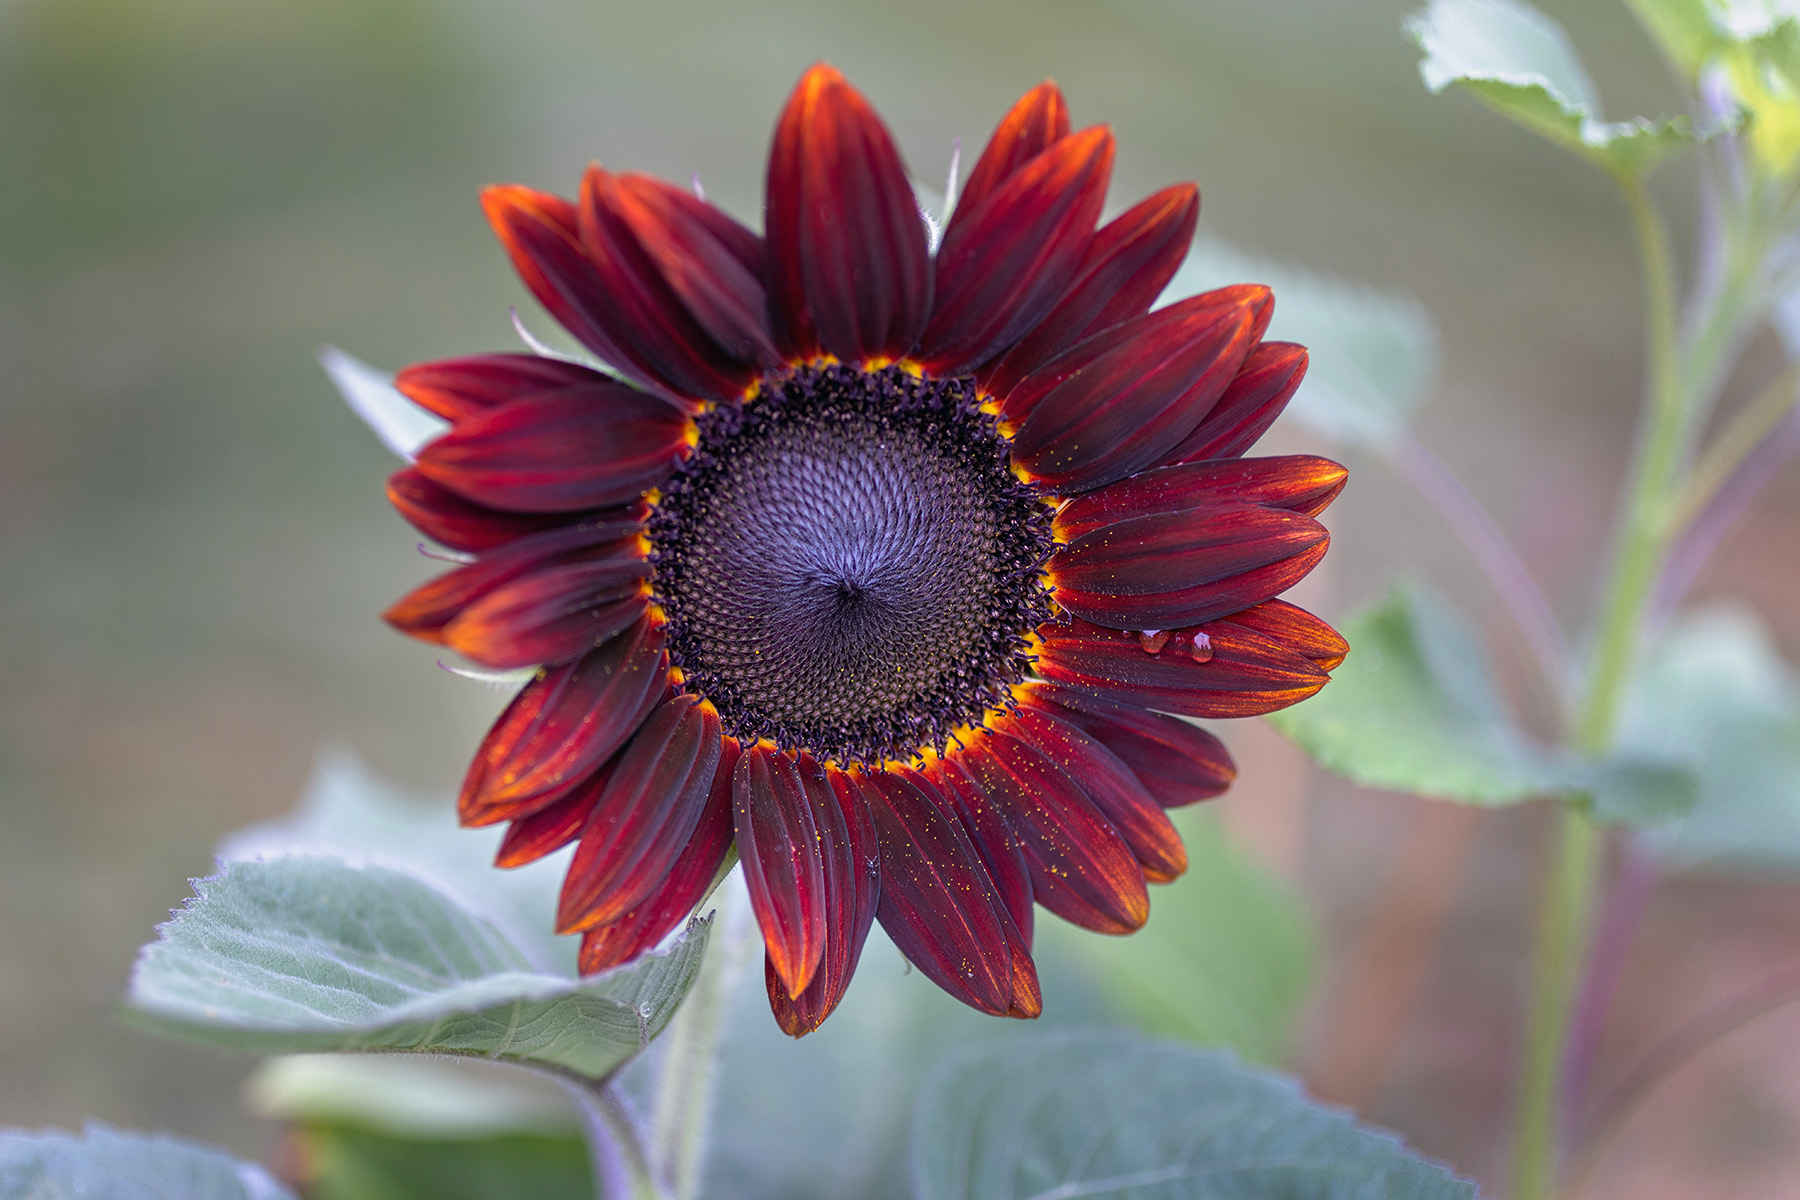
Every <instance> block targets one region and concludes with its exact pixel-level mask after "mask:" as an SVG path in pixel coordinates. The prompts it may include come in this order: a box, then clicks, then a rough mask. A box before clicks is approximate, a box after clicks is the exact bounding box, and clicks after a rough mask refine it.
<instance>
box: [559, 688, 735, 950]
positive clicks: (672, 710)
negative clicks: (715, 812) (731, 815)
mask: <svg viewBox="0 0 1800 1200" xmlns="http://www.w3.org/2000/svg"><path fill="white" fill-rule="evenodd" d="M719 739H720V735H719V714H718V713H716V712H714V711H713V708H712V706H711V705H709V704H703V703H701V702H700V701H698V700H696V699H694V697H692V696H689V695H687V694H686V693H677V694H675V695H673V696H671V697H669V698H668V699H667V700H664V701H663V702H662V704H661V705H659V706H658V707H657V708H656V710H655V711H654V712H652V713H651V714H650V716H649V717H648V718H647V719H646V720H645V721H644V724H643V726H642V728H640V729H639V730H638V731H637V733H636V734H635V735H634V736H633V737H632V739H631V742H630V744H629V745H627V746H626V747H625V750H624V752H623V753H621V754H620V755H619V763H618V766H616V767H615V768H613V770H612V771H611V772H610V775H609V778H608V779H607V781H606V789H605V790H604V791H603V792H601V793H600V798H599V799H598V800H597V801H596V802H595V804H594V808H593V811H592V813H590V814H589V816H588V823H587V827H586V828H585V829H583V830H582V832H581V844H580V845H579V846H577V847H576V848H575V858H574V860H573V861H572V862H570V864H569V873H568V875H567V876H565V877H564V879H563V888H562V896H561V899H560V900H559V901H558V904H557V911H556V931H557V932H558V933H576V932H579V931H581V930H585V929H592V928H593V927H594V926H596V925H606V924H610V923H611V922H613V921H616V920H618V919H619V918H620V917H623V916H624V915H625V914H626V913H627V912H629V911H631V910H632V909H633V908H635V907H637V905H638V904H640V903H642V902H643V901H645V900H647V899H649V898H650V896H651V895H652V894H653V893H654V892H655V891H656V890H657V887H658V885H660V884H661V883H662V881H663V878H664V877H665V876H667V875H668V873H669V871H670V870H671V869H672V868H673V867H674V865H675V860H676V858H677V857H678V856H679V855H680V853H681V851H682V849H683V848H684V847H686V846H687V844H688V839H689V838H690V837H692V836H693V832H694V829H695V827H696V826H698V825H699V823H700V814H701V812H702V811H703V810H704V809H705V808H706V800H707V797H708V796H709V795H710V794H711V793H712V785H713V774H714V772H715V771H716V770H717V768H718V765H719V753H720V751H719V744H720V740H719Z"/></svg>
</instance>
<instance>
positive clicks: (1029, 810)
mask: <svg viewBox="0 0 1800 1200" xmlns="http://www.w3.org/2000/svg"><path fill="white" fill-rule="evenodd" d="M957 757H958V759H959V760H960V761H961V762H962V764H963V766H964V767H965V768H966V769H967V771H968V773H969V778H970V779H972V780H973V781H974V782H975V785H976V786H977V787H979V788H980V789H981V790H982V791H983V792H985V793H986V794H987V796H988V798H989V799H990V800H991V801H993V803H994V804H995V805H996V806H997V807H998V808H999V809H1000V810H1001V811H1002V812H1003V813H1005V814H1006V819H1007V823H1008V824H1010V825H1011V826H1012V828H1013V831H1014V834H1015V836H1016V837H1017V839H1018V842H1019V849H1020V850H1021V851H1022V852H1023V854H1024V855H1025V863H1026V865H1027V866H1028V867H1029V868H1030V869H1031V885H1032V894H1033V895H1034V896H1036V897H1037V901H1038V903H1039V904H1042V905H1043V906H1044V907H1045V908H1047V909H1049V910H1050V911H1051V912H1053V913H1055V914H1056V915H1057V916H1059V917H1061V918H1062V919H1063V920H1065V921H1069V922H1071V923H1073V924H1076V925H1080V926H1081V927H1082V928H1084V929H1092V930H1095V931H1097V932H1100V933H1114V934H1120V933H1130V932H1131V931H1132V930H1134V929H1137V928H1138V927H1139V926H1141V925H1142V924H1143V923H1144V922H1145V920H1147V919H1148V918H1149V916H1150V897H1149V894H1148V893H1147V892H1146V891H1145V888H1144V871H1143V868H1142V867H1140V866H1139V865H1138V862H1137V858H1136V856H1135V855H1134V854H1133V853H1132V850H1131V847H1130V846H1129V845H1127V844H1126V842H1125V840H1124V839H1123V838H1121V837H1120V836H1119V833H1118V830H1116V829H1114V828H1113V826H1112V823H1111V822H1110V821H1108V820H1107V819H1106V817H1105V816H1104V815H1103V814H1102V813H1101V812H1100V810H1099V809H1098V808H1096V807H1095V806H1094V804H1093V802H1092V801H1091V800H1089V799H1088V797H1087V794H1086V793H1085V792H1084V791H1083V790H1082V788H1081V786H1080V784H1079V783H1077V782H1076V781H1075V780H1074V779H1072V778H1070V777H1069V776H1068V775H1067V774H1065V773H1064V772H1063V770H1062V769H1061V768H1060V767H1058V766H1057V765H1056V764H1055V763H1053V762H1051V761H1050V760H1049V759H1047V758H1046V757H1044V755H1043V754H1041V753H1040V752H1039V751H1038V750H1036V749H1034V748H1033V747H1032V746H1031V745H1029V744H1028V743H1026V742H1024V741H1022V740H1020V739H1018V738H1015V737H1012V736H1009V735H1007V734H1002V733H985V734H978V735H977V736H976V737H975V738H974V739H973V740H972V741H971V742H970V743H969V745H968V747H967V748H966V749H964V750H963V751H961V752H960V753H959V754H958V755H957Z"/></svg>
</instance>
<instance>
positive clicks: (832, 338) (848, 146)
mask: <svg viewBox="0 0 1800 1200" xmlns="http://www.w3.org/2000/svg"><path fill="white" fill-rule="evenodd" d="M765 219H766V221H767V223H768V254H769V276H770V279H769V282H770V291H771V293H772V295H773V297H774V300H775V309H776V311H777V312H778V313H780V314H781V316H782V319H783V323H784V325H785V327H786V333H787V341H788V342H789V343H790V345H791V347H792V348H793V350H794V351H795V352H796V353H798V354H799V355H800V356H801V357H811V356H812V355H813V354H814V353H816V352H817V351H820V350H822V351H824V352H825V353H826V354H830V355H833V356H835V357H836V358H839V359H841V360H843V361H844V362H848V363H851V364H861V363H864V362H868V361H870V360H884V359H894V358H899V357H901V356H902V355H904V354H905V353H906V352H907V351H909V350H911V349H912V348H913V345H914V344H915V343H916V342H917V341H918V340H919V334H920V333H922V332H923V331H924V329H925V321H926V318H927V317H928V316H930V313H931V259H930V251H929V248H928V245H927V242H926V238H925V222H924V220H923V218H922V217H920V215H919V209H918V205H917V202H916V201H915V200H914V199H913V194H912V188H911V186H910V185H909V184H908V183H907V180H906V166H905V164H904V163H902V162H901V161H900V152H899V150H898V149H896V148H895V146H894V140H893V138H892V137H891V136H890V135H889V134H888V131H887V128H886V127H885V126H884V125H882V123H881V118H880V117H878V116H876V115H875V110H874V109H873V108H871V107H869V103H868V101H866V100H864V99H863V97H862V96H861V95H860V94H859V93H858V92H857V91H856V89H854V88H852V87H851V86H850V85H849V84H848V83H847V82H845V80H844V77H843V76H842V75H841V74H839V73H838V71H837V69H836V68H834V67H831V66H828V65H826V64H824V63H819V64H818V65H816V66H814V67H812V68H811V69H810V70H808V71H807V72H806V74H805V75H803V76H802V77H801V79H800V82H799V84H798V85H796V86H795V88H794V91H793V94H792V95H791V96H790V97H789V98H788V103H787V108H786V109H785V110H784V111H783V112H782V114H781V120H780V122H779V124H777V125H776V127H775V144H774V146H773V147H772V148H771V149H770V151H769V177H768V194H767V216H766V218H765ZM1184 432H1185V431H1184Z"/></svg>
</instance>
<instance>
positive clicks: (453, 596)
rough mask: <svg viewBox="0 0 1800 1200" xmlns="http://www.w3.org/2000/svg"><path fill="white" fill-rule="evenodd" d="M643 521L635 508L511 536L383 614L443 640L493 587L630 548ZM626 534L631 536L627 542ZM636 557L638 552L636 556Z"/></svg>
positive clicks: (399, 625) (411, 631) (405, 628)
mask: <svg viewBox="0 0 1800 1200" xmlns="http://www.w3.org/2000/svg"><path fill="white" fill-rule="evenodd" d="M641 529H642V526H641V525H639V523H638V521H637V520H636V514H635V513H634V512H627V513H625V514H624V515H621V516H616V517H609V518H605V519H601V520H596V521H586V522H581V523H578V524H563V525H561V526H559V527H557V528H554V529H546V530H544V531H543V532H542V533H534V534H530V535H528V536H525V537H520V538H515V539H514V540H512V541H510V542H507V543H505V544H504V545H501V546H496V547H495V548H494V549H492V550H489V551H487V552H486V553H485V554H483V555H481V556H480V557H479V558H477V559H476V560H475V561H474V562H472V563H469V564H468V565H467V566H462V567H458V568H456V569H455V570H454V571H446V572H444V574H442V575H439V576H438V577H437V578H435V579H431V580H428V581H426V582H425V583H423V584H420V585H419V586H418V587H416V588H414V589H413V590H412V591H410V592H408V593H407V594H406V595H405V596H403V597H401V598H400V599H399V600H398V601H396V602H395V603H394V605H393V606H392V607H391V608H389V609H388V610H387V611H386V612H385V613H383V614H382V619H383V620H385V621H387V622H388V624H390V625H392V626H393V627H394V628H395V629H398V630H399V631H400V632H401V633H404V634H406V635H407V636H408V637H416V638H418V639H419V640H421V641H426V642H437V643H439V644H442V643H443V641H444V628H445V627H446V626H447V625H449V624H450V622H452V621H454V620H455V619H456V617H457V615H458V614H459V613H461V612H462V611H463V610H464V609H465V608H467V607H468V606H469V605H471V604H473V603H475V602H476V601H477V600H479V599H481V597H483V596H485V595H487V594H488V593H490V592H492V591H493V590H494V589H495V588H497V587H499V586H501V585H502V584H505V583H507V582H509V581H511V580H514V579H518V578H520V577H521V576H524V575H526V574H529V573H530V572H533V571H541V570H544V569H545V568H548V567H552V566H555V565H557V564H560V563H568V562H581V561H591V560H594V559H609V558H616V557H617V556H618V555H619V554H620V553H634V552H635V550H634V549H633V548H634V546H635V539H636V535H637V534H638V533H639V532H640V531H641ZM626 539H630V540H629V541H627V540H626ZM639 556H640V557H641V554H640V555H639Z"/></svg>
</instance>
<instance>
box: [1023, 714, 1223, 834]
mask: <svg viewBox="0 0 1800 1200" xmlns="http://www.w3.org/2000/svg"><path fill="white" fill-rule="evenodd" d="M1025 702H1026V703H1027V704H1033V705H1036V706H1038V707H1042V708H1045V709H1046V711H1052V712H1054V713H1055V714H1056V715H1057V716H1059V717H1060V718H1061V719H1063V720H1065V721H1069V722H1072V723H1073V724H1075V725H1077V726H1079V727H1080V728H1081V729H1083V730H1085V731H1086V732H1087V733H1088V734H1089V735H1091V736H1092V737H1094V738H1095V739H1096V740H1098V741H1099V742H1100V744H1101V745H1103V746H1105V747H1106V748H1107V749H1108V750H1111V751H1112V752H1113V753H1114V754H1116V755H1118V756H1119V758H1120V759H1121V760H1122V761H1123V762H1124V763H1125V765H1126V766H1128V767H1130V768H1131V772H1132V774H1134V775H1136V776H1137V777H1138V781H1139V782H1140V783H1142V784H1143V785H1144V788H1145V790H1146V791H1148V792H1149V793H1150V794H1151V795H1152V796H1154V797H1155V798H1156V802H1157V803H1158V804H1160V805H1162V806H1163V807H1164V808H1179V807H1181V806H1182V805H1184V804H1197V803H1199V802H1200V801H1202V800H1211V799H1212V798H1213V797H1215V796H1220V795H1223V794H1224V793H1225V791H1226V789H1228V788H1229V787H1230V786H1231V783H1232V780H1234V779H1236V778H1237V766H1236V765H1235V764H1234V763H1233V762H1232V761H1231V754H1230V753H1229V752H1228V751H1227V750H1226V749H1225V746H1224V744H1223V743H1222V742H1220V741H1219V739H1218V738H1216V737H1214V736H1213V735H1212V734H1210V733H1208V732H1207V731H1206V730H1204V729H1202V728H1200V727H1199V726H1198V725H1195V724H1192V723H1191V722H1188V721H1184V720H1182V719H1181V718H1180V717H1171V716H1169V715H1168V714H1167V713H1159V712H1150V711H1148V710H1146V709H1142V708H1138V707H1136V706H1135V705H1124V704H1113V703H1110V702H1108V701H1105V700H1101V699H1098V698H1097V697H1093V696H1088V695H1085V694H1084V693H1082V692H1081V691H1080V690H1079V689H1074V688H1067V687H1061V686H1057V685H1054V684H1043V683H1038V684H1034V685H1032V686H1031V687H1030V688H1029V689H1027V690H1026V692H1025Z"/></svg>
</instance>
